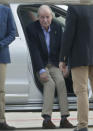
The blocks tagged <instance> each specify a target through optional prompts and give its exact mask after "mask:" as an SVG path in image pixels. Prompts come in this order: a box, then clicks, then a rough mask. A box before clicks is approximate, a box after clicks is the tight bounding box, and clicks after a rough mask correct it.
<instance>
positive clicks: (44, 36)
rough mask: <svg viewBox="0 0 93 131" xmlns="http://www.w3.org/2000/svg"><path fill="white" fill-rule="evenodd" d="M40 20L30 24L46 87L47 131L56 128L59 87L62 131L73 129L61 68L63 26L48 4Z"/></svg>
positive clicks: (36, 62) (37, 63)
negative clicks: (53, 111) (54, 113)
mask: <svg viewBox="0 0 93 131" xmlns="http://www.w3.org/2000/svg"><path fill="white" fill-rule="evenodd" d="M38 19H39V20H37V21H35V22H34V23H32V24H30V25H28V27H27V34H28V38H29V50H30V52H31V55H32V58H33V60H34V65H35V68H36V71H37V73H38V75H39V80H40V81H41V82H42V84H43V86H44V104H43V110H42V117H43V118H44V121H43V128H46V129H49V128H56V126H55V125H54V124H53V123H52V121H51V115H52V108H53V101H54V94H55V88H57V93H58V99H59V105H60V111H61V121H60V127H61V128H72V127H73V125H72V124H71V123H69V121H68V120H67V117H68V116H69V112H68V102H67V92H66V86H65V82H64V78H63V76H62V73H61V72H60V70H59V68H58V64H59V53H60V47H61V39H62V34H63V32H62V27H61V25H60V24H59V23H58V22H57V21H54V20H53V15H52V10H51V9H50V7H49V6H47V5H42V6H40V8H39V10H38Z"/></svg>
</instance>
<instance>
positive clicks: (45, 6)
mask: <svg viewBox="0 0 93 131" xmlns="http://www.w3.org/2000/svg"><path fill="white" fill-rule="evenodd" d="M42 9H48V10H50V13H51V15H52V16H53V12H52V9H51V8H50V7H49V6H48V5H41V6H40V7H39V9H38V12H37V13H38V16H39V14H40V11H41V10H42Z"/></svg>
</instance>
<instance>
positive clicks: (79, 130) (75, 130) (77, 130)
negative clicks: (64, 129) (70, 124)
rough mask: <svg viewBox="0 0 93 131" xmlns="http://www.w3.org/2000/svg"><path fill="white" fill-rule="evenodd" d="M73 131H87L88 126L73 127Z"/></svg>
mask: <svg viewBox="0 0 93 131" xmlns="http://www.w3.org/2000/svg"><path fill="white" fill-rule="evenodd" d="M74 131H88V128H87V127H85V128H81V129H78V128H75V129H74Z"/></svg>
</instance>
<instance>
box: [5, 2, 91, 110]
mask: <svg viewBox="0 0 93 131" xmlns="http://www.w3.org/2000/svg"><path fill="white" fill-rule="evenodd" d="M19 1H20V0H19ZM29 2H31V1H29ZM38 5H40V4H36V5H35V4H29V3H24V2H22V3H10V4H9V6H10V8H11V10H12V13H13V17H14V20H15V24H16V28H17V33H16V39H15V40H14V41H13V42H12V44H11V45H10V54H11V64H8V65H7V76H6V110H8V111H11V110H14V111H15V110H18V111H19V110H31V111H39V110H40V111H41V109H42V104H43V95H42V91H41V90H42V89H41V88H42V87H40V88H38V87H39V86H38V84H37V82H36V80H35V75H34V72H33V66H32V59H31V56H30V54H29V48H28V44H27V38H26V32H25V29H24V23H25V22H24V21H25V20H26V17H25V15H24V13H23V16H22V11H25V10H27V9H29V8H30V7H31V9H32V7H34V8H33V10H34V11H35V12H34V14H35V16H36V9H37V7H38ZM51 8H52V9H53V11H54V15H55V17H56V19H57V20H59V22H62V25H64V23H65V20H64V18H65V16H64V15H66V14H65V12H66V9H67V7H66V8H65V6H63V7H62V6H60V5H58V6H54V5H51ZM62 17H63V18H62ZM63 28H64V27H63ZM90 97H91V96H90ZM68 101H69V109H71V110H75V109H76V97H75V95H73V92H72V94H71V96H68ZM90 103H93V98H91V99H90ZM90 108H93V106H92V104H90ZM53 109H57V110H58V109H59V104H58V100H57V97H55V100H54V106H53Z"/></svg>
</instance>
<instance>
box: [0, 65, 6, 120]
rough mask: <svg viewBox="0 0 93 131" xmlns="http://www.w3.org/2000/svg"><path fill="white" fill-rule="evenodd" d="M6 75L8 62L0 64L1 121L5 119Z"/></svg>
mask: <svg viewBox="0 0 93 131" xmlns="http://www.w3.org/2000/svg"><path fill="white" fill-rule="evenodd" d="M5 76H6V64H0V122H4V121H5Z"/></svg>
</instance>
